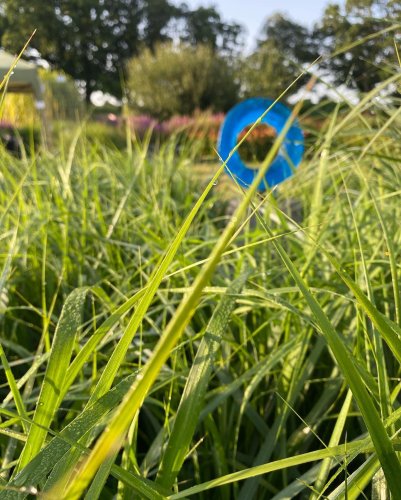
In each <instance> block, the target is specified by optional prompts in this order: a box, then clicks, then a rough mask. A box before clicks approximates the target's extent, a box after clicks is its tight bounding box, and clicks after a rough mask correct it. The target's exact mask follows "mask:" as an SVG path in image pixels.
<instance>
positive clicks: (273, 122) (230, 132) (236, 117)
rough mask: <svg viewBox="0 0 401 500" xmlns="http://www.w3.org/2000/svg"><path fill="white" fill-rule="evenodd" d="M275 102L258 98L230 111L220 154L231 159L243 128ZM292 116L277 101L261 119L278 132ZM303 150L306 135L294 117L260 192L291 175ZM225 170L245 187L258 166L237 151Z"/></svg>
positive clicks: (219, 142)
mask: <svg viewBox="0 0 401 500" xmlns="http://www.w3.org/2000/svg"><path fill="white" fill-rule="evenodd" d="M273 102H274V101H273V100H272V99H267V98H262V97H255V98H252V99H247V100H246V101H243V102H241V103H239V104H237V105H236V106H234V107H233V108H232V109H231V110H230V111H229V113H228V114H227V116H226V119H225V120H224V123H223V124H222V126H221V128H220V131H219V138H218V144H217V148H218V152H219V155H220V157H221V158H222V159H223V160H226V159H227V158H228V155H229V154H230V152H231V151H232V150H233V149H234V147H235V146H236V144H237V140H238V135H239V134H240V133H241V132H242V131H243V130H244V128H245V127H248V126H249V125H252V124H253V123H255V121H256V120H257V119H258V118H259V117H260V116H261V115H262V114H263V113H264V112H265V111H266V109H268V108H269V107H270V106H271V105H272V104H273ZM290 115H291V111H290V109H288V108H287V107H286V106H284V104H281V103H277V104H275V105H274V106H273V108H272V109H271V110H270V111H269V112H268V113H267V115H266V116H265V117H264V118H263V119H262V121H261V123H264V124H266V125H269V126H270V127H273V128H274V129H275V130H276V132H277V134H279V133H280V132H281V130H282V129H283V128H284V125H285V123H286V121H287V120H288V118H289V116H290ZM303 153H304V135H303V132H302V129H301V128H300V126H299V123H298V120H295V121H294V123H293V125H292V126H291V128H290V129H289V130H288V132H287V134H286V136H285V139H284V141H283V143H282V145H281V147H280V150H279V151H278V153H277V156H276V157H275V159H274V160H273V162H272V164H271V165H270V167H269V169H268V170H267V172H266V175H265V176H264V179H263V180H262V182H261V183H260V184H259V186H258V191H265V190H266V189H268V188H269V187H273V186H276V185H277V184H280V183H281V182H283V181H284V180H285V179H287V178H288V177H290V176H291V175H292V174H293V170H294V168H296V167H298V165H299V164H300V163H301V160H302V156H303ZM226 172H227V173H228V174H229V175H232V176H234V177H235V179H236V180H237V181H238V183H239V184H240V185H241V186H243V187H245V188H247V187H249V186H250V185H251V184H252V182H253V181H254V179H255V177H256V175H257V170H256V169H252V168H249V167H247V166H246V165H245V164H244V163H243V161H242V160H241V157H240V155H239V153H238V151H236V152H235V153H234V154H233V156H232V157H231V158H230V159H229V161H228V163H227V165H226Z"/></svg>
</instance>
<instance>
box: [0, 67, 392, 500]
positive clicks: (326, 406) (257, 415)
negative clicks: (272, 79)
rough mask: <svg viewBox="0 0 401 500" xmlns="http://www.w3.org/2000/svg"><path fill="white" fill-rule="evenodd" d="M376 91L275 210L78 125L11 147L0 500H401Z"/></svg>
mask: <svg viewBox="0 0 401 500" xmlns="http://www.w3.org/2000/svg"><path fill="white" fill-rule="evenodd" d="M394 78H395V77H393V78H392V79H391V80H394ZM383 86H384V84H383ZM379 92H380V88H378V89H376V90H374V91H372V92H371V94H370V95H369V96H367V97H366V98H365V99H364V100H362V101H361V102H360V104H358V105H356V106H345V105H341V106H340V105H339V106H338V107H337V108H336V109H334V111H333V112H332V114H331V115H329V116H327V118H326V120H325V121H324V122H322V124H321V127H322V128H321V130H320V131H319V132H313V134H312V135H311V136H310V137H309V139H308V141H309V143H310V147H309V150H308V152H307V156H306V160H305V162H304V164H303V165H302V166H301V167H300V169H299V171H298V172H297V173H296V175H295V176H294V177H293V179H292V180H290V181H288V182H286V183H285V184H284V185H282V186H280V187H279V188H278V189H276V190H274V192H272V193H266V194H265V195H264V196H263V197H262V196H260V195H257V194H255V193H254V189H253V188H251V189H249V190H248V191H247V192H242V191H241V190H240V189H239V188H236V187H234V189H231V190H230V191H229V187H230V184H229V182H231V181H229V180H228V178H227V177H226V176H225V175H224V174H222V175H220V174H221V173H222V168H221V167H220V168H219V167H218V166H216V167H214V166H213V165H212V166H210V171H209V174H206V175H208V180H207V181H205V170H204V169H203V170H202V175H201V174H200V170H199V169H198V167H195V166H194V164H195V163H197V162H198V160H197V159H196V158H197V151H199V149H200V148H201V147H202V145H201V144H199V143H198V142H190V143H189V142H188V143H185V144H183V143H181V144H179V145H178V144H177V142H176V141H175V140H174V139H171V140H170V141H167V142H165V143H164V144H162V145H160V144H159V145H157V147H156V146H153V145H152V147H150V142H149V140H150V137H149V136H148V137H145V139H144V140H143V141H141V142H139V141H136V140H133V139H132V138H129V141H128V144H127V147H126V148H124V149H117V148H116V147H113V146H112V145H109V146H106V145H103V144H102V143H101V142H100V141H94V140H93V139H90V140H87V138H86V135H85V127H83V128H82V129H81V130H79V131H78V132H77V135H76V136H75V137H73V139H70V140H69V141H68V143H69V145H68V147H67V148H64V147H63V144H64V143H63V141H61V140H60V143H59V144H57V145H56V148H55V150H53V151H52V152H46V151H43V152H39V153H36V154H35V153H33V154H30V155H26V156H24V155H23V157H22V158H21V159H16V158H14V157H11V156H9V155H8V154H7V153H5V152H2V153H1V157H0V165H1V177H0V207H1V208H0V221H1V240H0V245H1V252H0V256H1V266H2V267H1V269H2V270H1V277H0V294H1V295H0V314H1V320H0V328H1V338H2V348H1V350H0V355H1V362H2V371H1V372H0V376H1V386H0V391H1V395H2V400H3V403H2V405H1V408H0V415H1V423H0V448H1V457H2V461H1V476H0V482H1V491H0V498H1V499H9V498H10V499H11V498H25V497H27V496H28V495H30V494H34V495H35V494H37V493H38V492H46V495H47V496H46V498H68V499H72V498H81V497H83V496H84V495H85V494H86V497H87V498H91V499H92V498H112V497H113V496H114V495H117V497H118V498H121V499H128V498H129V499H131V498H151V499H153V498H155V499H157V498H171V499H178V498H187V497H190V496H191V495H194V496H195V498H207V496H208V495H212V497H213V498H226V499H228V498H239V499H250V498H258V499H260V498H266V499H272V498H274V499H275V500H277V499H284V498H309V497H310V498H321V497H323V498H327V497H329V498H344V496H345V495H348V498H357V497H358V496H359V495H361V494H362V492H363V493H364V494H365V495H366V496H371V495H374V494H378V493H379V492H383V491H386V490H387V489H388V490H389V491H390V490H391V491H392V494H393V497H394V498H398V497H397V495H398V493H397V491H396V490H397V488H396V485H397V484H398V482H399V477H400V476H399V472H400V471H401V466H400V462H399V459H398V454H397V451H398V450H399V449H400V441H399V439H398V437H397V436H398V434H397V431H398V427H399V423H400V418H401V412H400V408H399V404H398V399H399V390H400V388H401V384H400V361H401V338H400V337H401V325H400V321H401V302H400V300H401V299H400V294H399V274H400V270H399V258H400V249H399V247H400V245H399V243H400V228H399V224H398V221H399V219H400V217H401V208H400V206H401V205H400V204H399V202H398V198H399V193H400V190H401V175H400V171H401V170H400V162H401V160H400V158H401V146H400V144H401V140H400V139H401V137H400V132H399V131H400V128H399V125H400V118H399V116H400V113H399V107H398V108H397V106H396V104H397V103H395V102H392V103H390V102H388V101H380V100H377V99H376V100H375V97H376V95H378V93H379ZM398 104H399V103H398ZM301 121H302V115H301ZM280 140H281V138H280V137H279V138H278V139H277V140H276V142H275V146H273V148H272V150H271V151H270V153H269V155H268V157H267V159H266V161H265V162H264V163H263V166H262V167H261V168H262V169H263V168H268V164H269V161H270V160H271V158H273V157H274V154H275V151H274V148H275V147H276V148H277V147H278V146H279V142H280ZM209 180H210V182H209ZM256 184H257V183H256ZM228 192H229V193H230V194H228ZM233 212H234V213H233ZM211 488H213V489H212V490H211V492H210V493H209V492H207V491H206V490H208V489H211ZM85 491H86V493H85Z"/></svg>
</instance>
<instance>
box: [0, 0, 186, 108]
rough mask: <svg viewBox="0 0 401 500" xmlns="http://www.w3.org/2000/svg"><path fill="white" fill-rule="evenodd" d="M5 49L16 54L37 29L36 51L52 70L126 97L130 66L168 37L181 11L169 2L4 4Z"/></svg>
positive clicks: (33, 0)
mask: <svg viewBox="0 0 401 500" xmlns="http://www.w3.org/2000/svg"><path fill="white" fill-rule="evenodd" d="M4 5H5V10H4V14H5V17H6V19H7V26H8V28H7V29H6V31H5V34H4V36H3V40H2V43H3V45H4V47H6V48H7V49H9V50H12V51H13V52H16V51H17V50H18V49H19V47H20V46H21V40H26V39H27V38H28V36H29V34H30V33H31V32H32V31H33V29H34V28H37V33H36V35H35V37H34V39H33V40H32V43H31V48H34V49H37V51H38V52H39V54H40V56H41V57H42V58H44V59H46V60H47V61H48V62H49V63H50V64H51V66H52V67H55V68H59V69H62V70H63V71H65V72H66V73H68V74H70V75H71V76H72V77H73V78H74V79H76V80H81V81H83V82H84V85H85V93H86V100H87V101H89V99H90V95H91V93H92V91H93V90H95V89H97V90H103V91H106V92H111V93H113V94H114V95H118V94H119V93H120V74H119V72H120V71H121V70H122V68H123V67H124V64H125V62H126V61H127V60H128V59H129V58H130V57H131V56H132V55H133V54H135V53H137V51H138V48H139V46H140V44H141V43H142V42H143V43H145V44H146V45H148V46H154V45H155V43H156V42H157V40H160V39H165V35H164V34H163V29H164V28H166V26H167V24H168V22H169V20H170V18H171V16H173V15H174V14H175V12H176V10H175V9H174V8H173V7H172V5H171V4H170V3H169V1H168V0H46V1H45V2H43V1H42V0H30V1H29V2H26V1H25V0H4Z"/></svg>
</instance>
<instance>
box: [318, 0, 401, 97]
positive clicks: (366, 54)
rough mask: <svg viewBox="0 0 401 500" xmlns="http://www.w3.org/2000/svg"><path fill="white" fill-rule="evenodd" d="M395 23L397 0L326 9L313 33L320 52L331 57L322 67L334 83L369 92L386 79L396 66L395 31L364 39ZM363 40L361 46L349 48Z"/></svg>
mask: <svg viewBox="0 0 401 500" xmlns="http://www.w3.org/2000/svg"><path fill="white" fill-rule="evenodd" d="M397 21H398V22H401V2H399V1H394V0H347V2H346V4H345V7H344V8H342V7H340V6H339V5H336V4H331V5H329V6H328V7H327V9H326V11H325V13H324V15H323V19H322V21H321V22H320V23H319V25H318V26H317V27H316V31H315V34H316V38H317V39H319V40H320V45H321V48H322V52H323V53H324V54H325V55H328V56H330V57H328V58H327V59H326V60H325V61H324V63H323V65H324V66H325V67H326V68H327V69H329V70H330V71H331V72H332V74H333V75H334V77H335V81H336V83H338V84H340V83H346V84H347V85H348V86H350V87H352V88H355V89H358V90H360V91H362V92H368V91H369V90H371V89H372V88H373V87H374V86H375V85H376V84H377V83H379V82H381V81H383V79H384V78H385V77H386V76H389V73H391V71H393V68H394V64H395V63H396V56H395V53H394V32H393V33H383V34H381V35H380V36H377V37H375V38H370V39H369V38H367V37H369V36H370V35H372V34H375V33H376V34H377V33H380V31H382V30H384V29H385V28H386V27H389V26H390V24H392V23H396V22H397ZM365 38H367V39H366V40H365V41H364V42H363V43H361V44H359V45H357V46H351V45H354V43H355V41H358V40H363V39H365ZM347 47H348V48H347ZM336 52H337V54H336V55H334V56H332V55H331V54H335V53H336ZM392 67H393V68H392Z"/></svg>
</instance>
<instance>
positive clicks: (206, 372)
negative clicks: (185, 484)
mask: <svg viewBox="0 0 401 500" xmlns="http://www.w3.org/2000/svg"><path fill="white" fill-rule="evenodd" d="M245 281H246V275H243V276H241V277H240V278H238V279H237V280H235V281H234V283H233V284H232V285H231V286H230V287H227V291H226V294H225V295H224V296H223V297H222V298H221V300H220V303H219V305H218V306H217V308H216V309H215V311H214V313H213V316H212V318H211V319H210V322H209V324H208V326H207V327H206V332H205V334H204V336H203V338H202V340H201V343H200V345H199V348H198V351H197V353H196V356H195V359H194V362H193V365H192V367H191V370H190V372H189V375H188V379H187V382H186V384H185V388H184V392H183V395H182V398H181V401H180V405H179V407H178V410H177V414H176V416H175V420H174V426H173V428H172V431H171V435H170V438H169V440H168V443H167V447H166V450H165V453H164V455H163V457H162V460H161V463H160V468H159V473H158V478H157V482H158V483H159V484H161V485H162V486H164V487H165V488H167V489H170V488H171V487H172V486H173V484H174V481H175V479H176V477H177V475H178V473H179V471H180V469H181V467H182V464H183V462H184V460H185V456H186V454H187V453H188V450H189V447H190V443H191V440H192V436H193V433H194V431H195V428H196V425H197V423H198V419H199V415H200V412H201V409H202V405H203V402H204V397H205V393H206V389H207V384H208V381H209V377H210V373H211V371H212V368H213V363H214V360H215V357H216V354H217V351H218V349H219V347H220V343H221V339H222V335H223V334H224V332H225V330H226V328H227V325H228V322H229V321H230V317H231V313H232V311H233V310H234V307H235V302H236V299H237V295H238V294H239V293H240V291H241V289H242V287H243V286H244V284H245Z"/></svg>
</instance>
